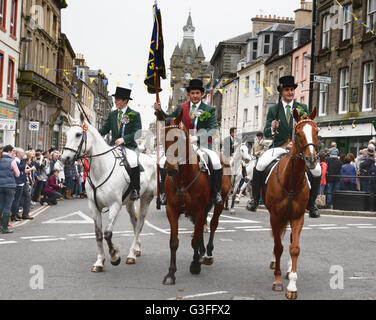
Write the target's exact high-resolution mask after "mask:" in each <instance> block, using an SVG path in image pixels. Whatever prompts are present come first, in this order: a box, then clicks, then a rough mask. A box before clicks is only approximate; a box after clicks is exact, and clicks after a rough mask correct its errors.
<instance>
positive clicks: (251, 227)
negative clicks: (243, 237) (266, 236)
mask: <svg viewBox="0 0 376 320" xmlns="http://www.w3.org/2000/svg"><path fill="white" fill-rule="evenodd" d="M257 228H262V226H246V227H235V229H257Z"/></svg>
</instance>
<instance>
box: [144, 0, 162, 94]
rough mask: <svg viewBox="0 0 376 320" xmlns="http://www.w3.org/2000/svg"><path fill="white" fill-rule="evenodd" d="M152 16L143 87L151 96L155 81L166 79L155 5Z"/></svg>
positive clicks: (159, 13)
mask: <svg viewBox="0 0 376 320" xmlns="http://www.w3.org/2000/svg"><path fill="white" fill-rule="evenodd" d="M153 14H154V27H153V35H152V38H151V43H150V53H149V60H148V68H147V71H146V78H145V85H146V86H147V87H148V92H149V93H151V94H155V93H156V86H157V81H158V82H159V77H162V79H166V66H165V62H164V57H163V54H164V43H163V33H162V16H161V11H160V10H159V9H158V5H157V4H155V5H154V6H153ZM157 72H158V73H157ZM158 88H159V84H158ZM160 91H162V89H159V92H160Z"/></svg>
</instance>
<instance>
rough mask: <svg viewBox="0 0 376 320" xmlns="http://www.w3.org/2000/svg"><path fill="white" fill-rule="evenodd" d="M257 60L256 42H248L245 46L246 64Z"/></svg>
mask: <svg viewBox="0 0 376 320" xmlns="http://www.w3.org/2000/svg"><path fill="white" fill-rule="evenodd" d="M256 59H257V41H250V42H249V43H248V46H247V62H250V61H255V60H256Z"/></svg>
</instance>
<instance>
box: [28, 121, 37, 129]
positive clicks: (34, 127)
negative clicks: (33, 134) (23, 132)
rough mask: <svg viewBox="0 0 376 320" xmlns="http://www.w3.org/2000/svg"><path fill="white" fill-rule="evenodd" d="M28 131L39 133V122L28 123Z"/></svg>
mask: <svg viewBox="0 0 376 320" xmlns="http://www.w3.org/2000/svg"><path fill="white" fill-rule="evenodd" d="M29 130H30V131H39V122H38V121H29Z"/></svg>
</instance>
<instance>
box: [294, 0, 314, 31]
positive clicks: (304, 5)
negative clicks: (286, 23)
mask: <svg viewBox="0 0 376 320" xmlns="http://www.w3.org/2000/svg"><path fill="white" fill-rule="evenodd" d="M312 4H313V3H312V2H308V1H305V0H301V1H300V8H299V9H297V10H295V11H294V12H295V28H299V27H301V26H304V25H305V24H309V25H311V24H312V8H313V6H312Z"/></svg>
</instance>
